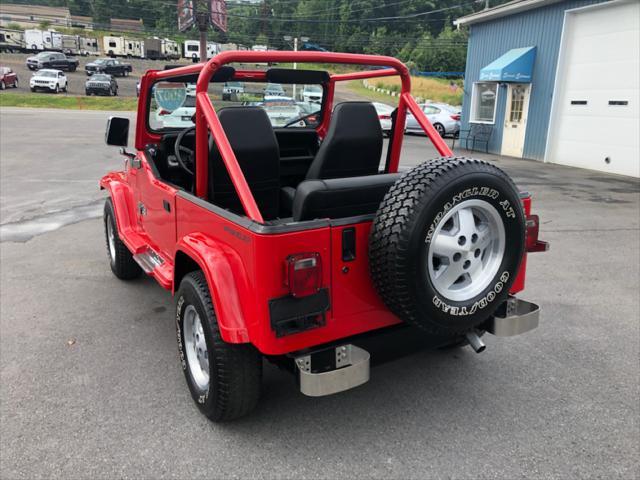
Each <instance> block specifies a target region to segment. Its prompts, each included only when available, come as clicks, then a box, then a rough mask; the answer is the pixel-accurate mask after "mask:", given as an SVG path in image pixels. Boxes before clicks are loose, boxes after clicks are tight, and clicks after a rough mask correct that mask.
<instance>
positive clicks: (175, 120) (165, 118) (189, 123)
mask: <svg viewBox="0 0 640 480" xmlns="http://www.w3.org/2000/svg"><path fill="white" fill-rule="evenodd" d="M194 113H196V96H195V92H193V93H192V94H187V96H186V98H185V100H184V103H183V104H182V106H181V107H180V108H176V109H175V110H172V111H169V110H165V109H164V108H162V107H159V108H158V109H157V110H156V120H155V123H154V126H155V127H156V128H188V127H193V114H194Z"/></svg>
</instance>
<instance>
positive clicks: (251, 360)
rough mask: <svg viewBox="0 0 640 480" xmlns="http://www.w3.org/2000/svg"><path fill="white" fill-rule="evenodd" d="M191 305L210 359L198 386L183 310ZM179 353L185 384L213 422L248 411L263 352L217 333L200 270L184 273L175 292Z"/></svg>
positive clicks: (255, 400) (257, 391)
mask: <svg viewBox="0 0 640 480" xmlns="http://www.w3.org/2000/svg"><path fill="white" fill-rule="evenodd" d="M190 305H191V306H193V308H195V311H196V312H197V314H198V316H199V318H200V319H201V325H202V328H203V331H204V337H205V341H206V346H207V355H208V359H209V382H208V386H207V387H206V389H203V388H201V387H200V386H199V385H198V383H197V382H196V381H195V379H194V378H193V375H192V373H191V370H190V367H189V364H188V362H189V356H188V354H187V352H186V348H187V343H186V342H185V336H184V333H185V331H184V330H185V329H184V328H183V325H184V323H183V322H184V321H185V312H187V309H188V307H189V306H190ZM176 333H177V337H178V353H179V355H180V361H181V364H182V369H183V371H184V375H185V378H186V380H187V385H188V386H189V390H190V392H191V396H192V397H193V400H194V401H195V402H196V405H198V408H199V409H200V411H201V412H202V413H204V414H205V415H206V416H207V417H208V418H209V419H210V420H212V421H214V422H221V421H228V420H234V419H236V418H239V417H242V416H244V415H246V414H248V413H249V412H250V411H251V410H253V409H254V408H255V406H256V405H257V403H258V400H259V398H260V390H261V385H262V356H261V355H260V353H259V352H258V351H257V350H256V349H255V347H253V345H250V344H231V343H226V342H224V341H223V340H222V337H221V336H220V330H219V328H218V322H217V319H216V314H215V311H214V309H213V303H212V300H211V294H210V292H209V288H208V286H207V280H206V278H205V276H204V274H203V273H202V271H195V272H191V273H189V274H187V275H186V276H185V277H184V278H183V280H182V282H181V283H180V288H179V290H178V293H177V295H176Z"/></svg>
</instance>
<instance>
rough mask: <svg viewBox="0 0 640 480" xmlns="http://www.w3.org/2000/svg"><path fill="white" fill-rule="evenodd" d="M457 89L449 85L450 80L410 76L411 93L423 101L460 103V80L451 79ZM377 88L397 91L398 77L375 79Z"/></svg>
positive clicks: (398, 87)
mask: <svg viewBox="0 0 640 480" xmlns="http://www.w3.org/2000/svg"><path fill="white" fill-rule="evenodd" d="M453 82H454V84H455V85H456V86H457V89H456V90H455V91H454V89H453V88H452V87H451V80H446V79H442V78H429V77H411V94H412V95H413V96H414V97H420V98H422V99H423V100H425V101H431V102H443V103H449V104H451V105H456V106H458V105H462V96H463V91H462V80H453ZM378 84H381V86H380V87H379V88H385V89H387V90H391V91H395V92H398V91H400V78H399V77H388V78H384V79H380V80H376V86H378Z"/></svg>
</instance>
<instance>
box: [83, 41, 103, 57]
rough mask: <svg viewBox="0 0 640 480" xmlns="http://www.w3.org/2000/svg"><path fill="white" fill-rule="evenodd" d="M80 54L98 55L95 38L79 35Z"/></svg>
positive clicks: (98, 50)
mask: <svg viewBox="0 0 640 480" xmlns="http://www.w3.org/2000/svg"><path fill="white" fill-rule="evenodd" d="M80 54H81V55H99V54H100V49H99V48H98V39H97V38H86V37H80Z"/></svg>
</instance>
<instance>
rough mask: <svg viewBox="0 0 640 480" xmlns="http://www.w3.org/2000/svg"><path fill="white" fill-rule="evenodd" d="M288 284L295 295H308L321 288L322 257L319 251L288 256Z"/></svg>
mask: <svg viewBox="0 0 640 480" xmlns="http://www.w3.org/2000/svg"><path fill="white" fill-rule="evenodd" d="M286 264H287V278H286V282H287V286H288V287H289V292H290V293H291V295H293V296H294V297H306V296H307V295H312V294H314V293H316V292H317V291H318V290H320V285H321V284H322V259H321V258H320V254H319V253H298V254H296V255H290V256H289V257H287V261H286Z"/></svg>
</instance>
